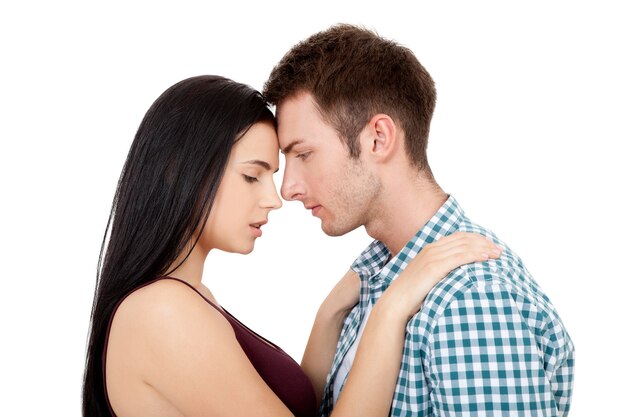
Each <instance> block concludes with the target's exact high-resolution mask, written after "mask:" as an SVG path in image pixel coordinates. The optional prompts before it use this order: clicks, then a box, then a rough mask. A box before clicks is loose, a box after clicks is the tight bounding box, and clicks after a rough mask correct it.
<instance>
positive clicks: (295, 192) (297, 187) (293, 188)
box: [280, 167, 304, 201]
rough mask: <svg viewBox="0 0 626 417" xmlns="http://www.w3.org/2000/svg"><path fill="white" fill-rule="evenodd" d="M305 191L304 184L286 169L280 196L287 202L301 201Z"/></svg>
mask: <svg viewBox="0 0 626 417" xmlns="http://www.w3.org/2000/svg"><path fill="white" fill-rule="evenodd" d="M303 194H304V190H303V187H302V182H301V181H300V180H299V179H298V178H297V176H296V175H295V173H294V172H293V171H292V170H291V169H289V168H288V167H285V174H284V175H283V184H282V185H281V187H280V195H281V196H282V197H283V198H284V199H285V200H287V201H292V200H299V199H300V198H302V196H303Z"/></svg>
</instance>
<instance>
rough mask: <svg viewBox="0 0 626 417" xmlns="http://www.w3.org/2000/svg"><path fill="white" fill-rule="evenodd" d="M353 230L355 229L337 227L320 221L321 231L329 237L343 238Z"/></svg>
mask: <svg viewBox="0 0 626 417" xmlns="http://www.w3.org/2000/svg"><path fill="white" fill-rule="evenodd" d="M354 229H356V227H338V226H337V225H334V224H330V223H329V222H325V221H324V220H322V231H323V232H324V233H325V234H326V235H328V236H331V237H337V236H343V235H345V234H346V233H349V232H351V231H353V230H354Z"/></svg>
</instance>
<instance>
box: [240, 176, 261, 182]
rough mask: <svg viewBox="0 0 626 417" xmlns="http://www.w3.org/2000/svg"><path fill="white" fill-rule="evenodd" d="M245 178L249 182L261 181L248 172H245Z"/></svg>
mask: <svg viewBox="0 0 626 417" xmlns="http://www.w3.org/2000/svg"><path fill="white" fill-rule="evenodd" d="M243 179H244V180H246V182H249V183H253V182H258V181H259V179H258V178H257V177H251V176H250V175H246V174H243Z"/></svg>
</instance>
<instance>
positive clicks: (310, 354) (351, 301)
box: [302, 270, 360, 406]
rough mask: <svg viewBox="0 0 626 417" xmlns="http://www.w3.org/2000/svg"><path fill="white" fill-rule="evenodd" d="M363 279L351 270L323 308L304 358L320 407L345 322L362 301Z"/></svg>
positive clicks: (338, 284) (312, 330)
mask: <svg viewBox="0 0 626 417" xmlns="http://www.w3.org/2000/svg"><path fill="white" fill-rule="evenodd" d="M359 287H360V282H359V276H358V274H357V273H356V272H354V271H352V270H349V271H348V272H346V274H345V275H344V276H343V278H342V279H341V280H340V281H339V282H338V283H337V285H335V287H334V288H333V289H332V291H331V292H330V293H329V294H328V297H326V299H325V300H324V302H323V303H322V305H321V306H320V308H319V310H318V312H317V315H316V316H315V322H314V323H313V328H312V329H311V335H310V336H309V341H308V343H307V345H306V349H305V351H304V355H303V357H302V369H303V370H304V373H305V374H306V375H307V376H308V377H309V380H310V381H311V383H312V384H313V389H314V390H315V397H316V398H317V404H318V406H319V404H320V403H321V401H322V395H323V393H324V387H325V386H326V376H327V375H328V372H329V370H330V366H331V365H332V362H333V358H334V356H335V349H336V347H337V342H338V341H339V333H340V332H341V327H342V326H343V321H344V319H345V318H346V316H347V315H348V314H349V313H350V310H351V309H352V307H354V306H355V305H356V304H357V303H358V301H359Z"/></svg>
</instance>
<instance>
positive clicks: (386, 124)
mask: <svg viewBox="0 0 626 417" xmlns="http://www.w3.org/2000/svg"><path fill="white" fill-rule="evenodd" d="M365 131H366V132H367V134H366V135H363V138H362V143H361V146H362V149H363V151H366V152H367V153H368V154H369V155H370V156H371V157H373V158H374V159H377V160H379V161H387V160H388V159H389V158H391V157H392V156H393V155H394V154H395V153H396V152H397V150H398V149H399V147H400V143H399V138H398V129H397V127H396V124H395V122H394V121H393V119H392V118H391V117H390V116H389V115H386V114H383V113H380V114H376V115H374V116H373V117H372V118H371V119H370V121H369V122H368V123H367V126H366V128H365ZM363 142H364V143H363Z"/></svg>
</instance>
